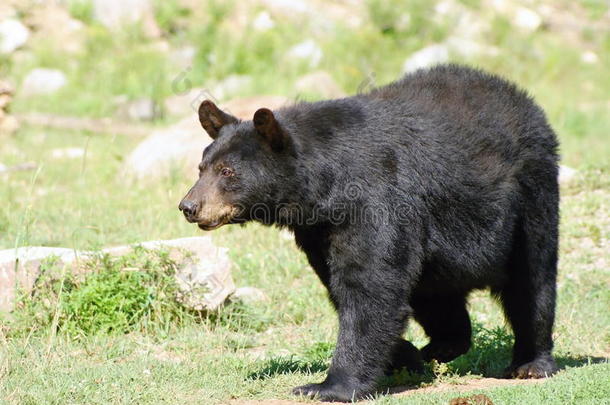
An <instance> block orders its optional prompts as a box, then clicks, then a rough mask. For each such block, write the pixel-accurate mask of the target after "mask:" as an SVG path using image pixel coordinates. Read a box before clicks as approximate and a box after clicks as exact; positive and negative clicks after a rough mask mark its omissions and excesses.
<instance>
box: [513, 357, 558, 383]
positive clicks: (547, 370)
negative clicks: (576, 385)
mask: <svg viewBox="0 0 610 405" xmlns="http://www.w3.org/2000/svg"><path fill="white" fill-rule="evenodd" d="M556 371H557V364H555V360H553V358H552V357H546V356H545V357H539V358H537V359H535V360H534V361H530V362H529V363H525V364H522V365H520V366H510V367H508V368H507V369H506V371H505V375H506V377H508V378H522V379H525V378H546V377H550V376H551V375H553V374H554V373H555V372H556Z"/></svg>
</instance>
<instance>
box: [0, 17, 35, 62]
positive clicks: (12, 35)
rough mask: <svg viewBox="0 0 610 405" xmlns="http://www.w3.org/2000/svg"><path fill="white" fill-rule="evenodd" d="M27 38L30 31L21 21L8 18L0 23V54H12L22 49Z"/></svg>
mask: <svg viewBox="0 0 610 405" xmlns="http://www.w3.org/2000/svg"><path fill="white" fill-rule="evenodd" d="M29 37H30V30H29V29H28V28H27V27H26V26H25V25H23V24H22V23H21V21H19V20H17V19H14V18H9V19H6V20H4V21H2V22H0V53H3V54H9V53H12V52H13V51H15V50H16V49H18V48H20V47H22V46H23V45H24V44H25V43H26V42H27V40H28V38H29Z"/></svg>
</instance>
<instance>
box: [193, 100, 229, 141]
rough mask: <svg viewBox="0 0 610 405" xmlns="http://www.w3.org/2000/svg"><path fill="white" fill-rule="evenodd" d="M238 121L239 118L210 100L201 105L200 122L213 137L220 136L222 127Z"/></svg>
mask: <svg viewBox="0 0 610 405" xmlns="http://www.w3.org/2000/svg"><path fill="white" fill-rule="evenodd" d="M237 121H239V120H238V119H237V118H235V117H234V116H232V115H231V114H227V113H226V112H224V111H222V110H221V109H220V108H218V107H216V104H214V103H213V102H212V101H210V100H205V101H204V102H202V103H201V105H200V106H199V122H200V123H201V126H202V127H203V129H205V131H206V132H207V133H208V135H210V138H212V139H216V138H217V137H218V133H219V132H220V128H222V127H224V126H225V125H227V124H233V123H235V122H237Z"/></svg>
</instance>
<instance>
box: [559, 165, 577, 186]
mask: <svg viewBox="0 0 610 405" xmlns="http://www.w3.org/2000/svg"><path fill="white" fill-rule="evenodd" d="M577 173H578V172H577V171H576V170H575V169H572V168H571V167H568V166H563V165H560V166H559V182H560V183H567V182H569V181H571V180H572V179H573V178H574V177H575V176H576V174H577Z"/></svg>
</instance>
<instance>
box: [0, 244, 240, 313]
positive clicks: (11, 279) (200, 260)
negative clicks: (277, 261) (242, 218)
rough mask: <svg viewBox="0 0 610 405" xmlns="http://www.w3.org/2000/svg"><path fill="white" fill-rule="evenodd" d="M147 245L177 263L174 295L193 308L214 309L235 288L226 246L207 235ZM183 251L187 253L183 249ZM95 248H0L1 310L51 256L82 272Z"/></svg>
mask: <svg viewBox="0 0 610 405" xmlns="http://www.w3.org/2000/svg"><path fill="white" fill-rule="evenodd" d="M138 245H139V246H142V247H144V248H146V249H150V250H157V249H162V248H163V249H169V255H170V258H172V259H174V260H175V261H176V262H177V263H178V270H177V272H176V275H175V277H176V281H177V283H178V286H179V293H178V296H177V297H176V299H177V300H178V301H179V302H180V303H182V304H183V305H185V306H186V307H188V308H190V309H193V310H199V311H203V310H214V309H216V308H218V307H219V306H220V305H222V303H223V302H225V300H226V299H227V298H228V297H229V296H230V295H231V294H233V292H234V291H235V284H234V283H233V278H232V276H231V261H230V259H229V257H228V255H227V249H226V248H220V247H217V246H215V245H214V244H213V243H212V239H211V237H210V236H203V237H192V238H181V239H173V240H157V241H149V242H142V243H140V244H138ZM132 248H133V245H125V246H117V247H113V248H108V249H104V250H102V252H103V253H107V254H110V255H112V256H122V255H125V254H127V253H130V252H131V251H132ZM184 252H186V254H185V253H184ZM92 254H94V252H81V251H74V250H72V249H65V248H49V247H35V246H34V247H22V248H18V249H7V250H1V251H0V311H11V310H12V309H13V307H14V301H15V297H16V294H17V291H22V292H25V293H28V292H29V291H31V290H32V288H33V286H34V284H35V282H36V280H37V278H38V277H39V276H40V270H41V268H40V266H41V264H42V263H43V262H44V261H45V260H48V259H50V258H52V257H55V258H56V259H57V260H58V263H59V264H60V265H63V268H64V269H65V270H66V271H71V272H82V271H83V268H82V267H80V266H78V264H79V262H81V261H82V260H86V259H87V258H89V257H91V255H92Z"/></svg>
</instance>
